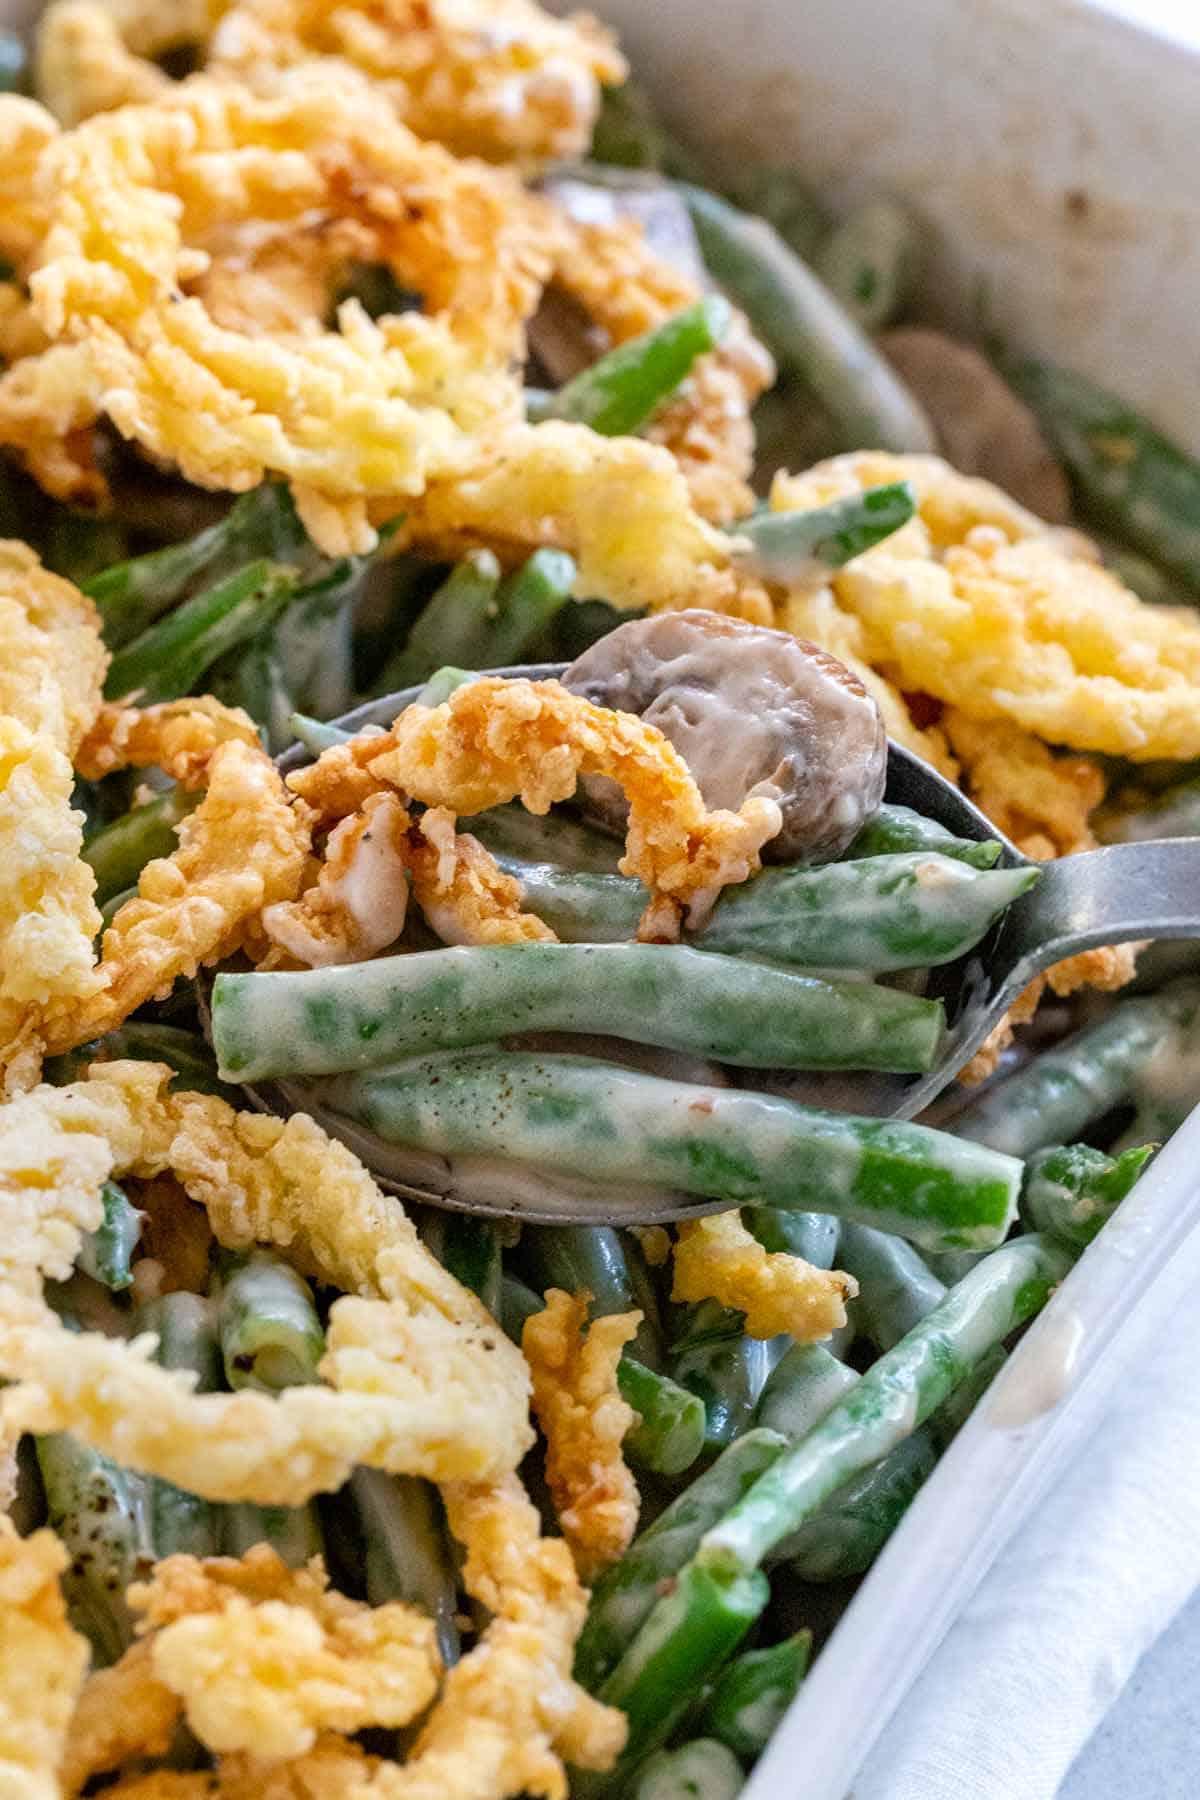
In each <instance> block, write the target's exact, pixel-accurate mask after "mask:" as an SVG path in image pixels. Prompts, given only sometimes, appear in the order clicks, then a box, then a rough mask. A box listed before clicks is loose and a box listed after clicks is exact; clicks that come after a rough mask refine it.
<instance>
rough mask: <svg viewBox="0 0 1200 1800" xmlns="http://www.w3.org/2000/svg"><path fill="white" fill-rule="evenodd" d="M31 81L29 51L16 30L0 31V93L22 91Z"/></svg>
mask: <svg viewBox="0 0 1200 1800" xmlns="http://www.w3.org/2000/svg"><path fill="white" fill-rule="evenodd" d="M28 82H29V52H28V50H27V49H26V48H25V43H24V40H23V39H22V38H20V37H18V36H17V34H16V32H15V31H0V94H16V93H21V92H22V91H23V90H24V89H25V88H26V87H27V86H28Z"/></svg>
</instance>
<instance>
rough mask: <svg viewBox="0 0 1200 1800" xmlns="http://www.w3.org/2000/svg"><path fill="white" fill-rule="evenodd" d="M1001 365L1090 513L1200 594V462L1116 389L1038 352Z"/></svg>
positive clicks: (1081, 506) (1081, 504)
mask: <svg viewBox="0 0 1200 1800" xmlns="http://www.w3.org/2000/svg"><path fill="white" fill-rule="evenodd" d="M1004 372H1005V374H1006V375H1007V376H1008V378H1009V380H1010V381H1011V382H1012V384H1013V386H1014V387H1015V388H1016V390H1017V392H1018V393H1019V394H1020V395H1021V397H1022V399H1023V400H1025V401H1026V403H1027V404H1028V405H1029V406H1031V407H1032V408H1033V410H1034V412H1035V413H1036V414H1037V417H1038V421H1039V423H1040V424H1041V427H1042V430H1043V431H1044V432H1045V433H1046V436H1047V437H1048V438H1049V440H1050V444H1051V446H1052V448H1053V449H1054V451H1055V452H1056V454H1057V455H1058V456H1059V458H1060V459H1061V461H1062V462H1063V464H1064V466H1065V468H1066V470H1067V473H1068V475H1069V476H1070V477H1071V484H1072V487H1073V489H1074V493H1075V499H1076V503H1077V505H1078V507H1079V510H1080V512H1081V513H1082V515H1083V516H1084V517H1085V518H1088V519H1093V520H1095V521H1096V522H1097V523H1098V524H1100V525H1102V526H1104V527H1106V528H1107V529H1108V530H1110V531H1111V532H1112V533H1113V535H1114V536H1115V537H1118V538H1123V539H1124V540H1125V541H1126V542H1127V543H1130V544H1132V545H1133V546H1134V547H1135V548H1136V549H1138V550H1142V551H1144V552H1145V554H1146V555H1147V556H1149V557H1152V558H1153V559H1154V561H1155V562H1159V563H1162V564H1163V566H1164V567H1165V568H1167V569H1170V570H1171V571H1172V573H1173V574H1175V575H1177V576H1178V577H1179V578H1180V580H1181V581H1183V582H1185V583H1186V584H1187V586H1188V587H1189V588H1190V589H1191V590H1192V592H1193V593H1195V594H1200V463H1197V462H1196V460H1195V459H1194V458H1193V457H1190V456H1188V455H1187V454H1186V453H1185V452H1184V451H1182V450H1181V449H1180V448H1179V447H1178V445H1176V444H1173V443H1171V442H1170V440H1169V439H1168V438H1165V437H1164V436H1163V434H1162V433H1161V432H1160V431H1156V430H1155V428H1154V426H1153V425H1151V424H1150V423H1149V421H1148V420H1147V419H1145V418H1143V417H1142V415H1141V414H1140V413H1138V412H1135V411H1134V409H1133V408H1132V407H1131V406H1127V405H1126V403H1125V402H1124V401H1123V400H1120V399H1118V398H1117V396H1116V395H1115V394H1111V393H1109V392H1108V391H1107V390H1106V389H1105V388H1102V387H1099V386H1098V385H1097V384H1096V383H1095V382H1094V381H1090V380H1089V379H1088V378H1087V376H1085V375H1078V374H1075V373H1073V372H1071V371H1070V370H1067V369H1060V368H1057V367H1056V366H1055V365H1054V364H1053V363H1049V362H1044V361H1041V360H1039V359H1037V358H1035V357H1024V358H1013V359H1011V360H1006V361H1005V363H1004Z"/></svg>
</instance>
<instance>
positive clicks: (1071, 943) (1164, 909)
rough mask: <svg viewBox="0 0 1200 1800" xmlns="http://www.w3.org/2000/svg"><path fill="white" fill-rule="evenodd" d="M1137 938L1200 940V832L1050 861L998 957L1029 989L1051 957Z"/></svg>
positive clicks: (1012, 920) (1013, 915)
mask: <svg viewBox="0 0 1200 1800" xmlns="http://www.w3.org/2000/svg"><path fill="white" fill-rule="evenodd" d="M1137 938H1200V838H1172V839H1158V840H1154V841H1152V842H1150V843H1143V844H1111V845H1109V846H1108V847H1107V848H1105V849H1103V850H1089V851H1087V852H1085V854H1083V855H1082V856H1065V857H1062V858H1061V859H1060V860H1059V861H1058V862H1053V863H1047V864H1046V867H1045V869H1044V871H1043V873H1042V878H1041V880H1040V881H1039V882H1038V883H1037V885H1036V886H1035V887H1034V888H1033V889H1031V891H1030V892H1029V893H1028V894H1024V895H1023V896H1022V897H1021V899H1019V900H1017V901H1016V902H1015V903H1014V904H1013V905H1012V906H1011V907H1010V908H1009V910H1008V912H1007V913H1006V915H1005V918H1004V924H1003V927H1002V929H1001V935H1000V938H999V942H998V944H997V946H996V957H997V961H998V962H1001V963H1009V964H1010V965H1011V974H1010V975H1009V976H1008V978H1007V979H1006V982H1005V986H1006V987H1007V986H1009V985H1012V986H1014V987H1023V986H1024V985H1025V983H1026V981H1027V980H1029V979H1030V977H1032V976H1033V975H1036V974H1038V973H1039V972H1040V971H1041V970H1043V969H1048V968H1049V967H1050V966H1051V964H1052V963H1056V962H1062V961H1063V960H1064V959H1065V958H1066V957H1068V956H1077V955H1078V954H1079V953H1080V951H1083V950H1095V949H1097V948H1099V946H1100V945H1102V944H1122V943H1127V942H1129V941H1130V940H1131V939H1137Z"/></svg>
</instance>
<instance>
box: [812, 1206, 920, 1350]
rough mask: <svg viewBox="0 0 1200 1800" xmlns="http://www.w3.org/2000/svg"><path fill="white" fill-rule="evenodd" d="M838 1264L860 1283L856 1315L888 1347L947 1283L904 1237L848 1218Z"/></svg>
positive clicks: (865, 1333)
mask: <svg viewBox="0 0 1200 1800" xmlns="http://www.w3.org/2000/svg"><path fill="white" fill-rule="evenodd" d="M838 1266H839V1267H840V1268H843V1269H845V1270H846V1271H847V1273H848V1274H850V1275H853V1277H854V1279H855V1280H856V1281H857V1283H858V1299H857V1302H856V1305H855V1317H856V1319H857V1322H858V1328H859V1331H860V1332H861V1334H862V1335H863V1336H864V1337H868V1338H870V1340H871V1342H872V1343H873V1344H874V1345H875V1347H876V1349H877V1350H890V1349H891V1348H892V1347H893V1345H895V1344H898V1343H899V1342H900V1339H901V1338H902V1337H907V1336H908V1333H909V1332H910V1331H911V1330H912V1328H913V1326H914V1325H919V1324H920V1322H921V1320H922V1319H923V1318H924V1317H925V1315H926V1313H931V1312H932V1311H933V1309H934V1307H935V1306H939V1305H940V1304H941V1302H942V1301H943V1300H944V1299H945V1297H946V1284H945V1282H944V1281H939V1280H938V1278H937V1276H936V1275H935V1274H934V1272H933V1270H932V1269H931V1268H930V1267H929V1265H928V1264H927V1263H926V1262H925V1261H924V1260H923V1258H922V1257H921V1255H920V1254H919V1252H918V1251H916V1250H914V1249H913V1247H912V1245H911V1244H908V1243H905V1241H904V1239H903V1238H899V1237H892V1236H890V1235H889V1234H888V1233H886V1232H883V1231H872V1230H871V1228H870V1226H869V1225H854V1224H846V1225H843V1227H842V1233H841V1237H840V1239H839V1241H838Z"/></svg>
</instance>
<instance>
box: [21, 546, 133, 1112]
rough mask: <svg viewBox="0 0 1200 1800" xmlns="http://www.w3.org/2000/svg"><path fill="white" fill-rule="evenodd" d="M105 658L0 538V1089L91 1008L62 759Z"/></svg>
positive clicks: (39, 574)
mask: <svg viewBox="0 0 1200 1800" xmlns="http://www.w3.org/2000/svg"><path fill="white" fill-rule="evenodd" d="M107 662H108V657H107V653H106V652H105V649H104V646H103V644H102V643H101V641H100V632H99V619H98V616H97V613H96V609H95V607H94V606H93V605H92V603H91V601H90V600H87V599H85V598H84V596H83V595H82V594H81V593H80V592H79V590H78V589H77V588H75V587H73V586H72V585H71V583H70V582H68V581H62V580H60V579H59V577H58V576H57V575H51V574H50V573H49V571H48V570H46V569H43V568H42V567H41V565H40V563H39V562H38V560H37V557H36V556H35V555H34V554H33V552H32V551H31V550H30V549H29V548H28V546H27V545H25V544H19V543H13V542H9V541H7V540H4V541H0V1085H2V1086H3V1087H4V1089H5V1090H6V1091H7V1092H10V1093H11V1092H15V1091H19V1090H20V1089H21V1088H24V1087H28V1086H30V1085H32V1083H33V1082H35V1081H36V1080H37V1077H38V1071H39V1069H40V1067H41V1058H42V1053H43V1050H44V1048H45V1045H46V1041H47V1038H48V1036H49V1035H54V1034H56V1033H61V1032H62V1031H64V1030H69V1028H70V1022H71V1020H72V1019H73V1018H74V1017H75V1015H76V1013H77V1011H78V1010H79V1008H80V1007H86V1006H87V1005H88V1004H91V1003H95V1002H96V1001H97V1000H98V999H99V997H100V994H101V989H102V987H103V985H104V977H103V976H102V975H100V974H98V973H97V971H96V969H95V966H94V964H95V958H94V954H93V949H92V945H93V941H94V939H95V936H96V933H97V932H98V931H99V929H100V914H99V912H98V911H97V909H96V905H95V902H94V900H93V898H92V896H93V893H94V891H95V880H94V877H93V875H92V872H91V870H90V869H89V868H88V867H87V865H86V864H85V863H83V862H81V861H80V857H79V852H80V849H81V848H82V844H83V818H82V815H81V814H80V813H77V812H75V811H74V810H73V808H72V805H71V796H72V790H73V787H74V776H73V774H72V771H71V763H70V756H71V752H72V751H73V750H74V749H75V747H76V745H77V744H78V743H79V740H80V738H81V737H82V736H83V734H84V733H85V732H86V731H87V729H88V727H89V725H90V724H91V723H92V720H93V719H94V717H95V714H96V710H97V708H98V707H99V705H100V689H101V683H102V682H103V679H104V671H105V668H106V666H107Z"/></svg>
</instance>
